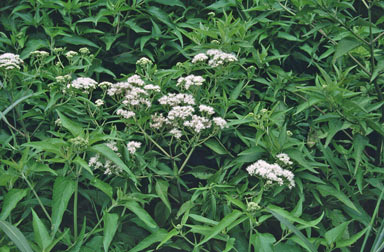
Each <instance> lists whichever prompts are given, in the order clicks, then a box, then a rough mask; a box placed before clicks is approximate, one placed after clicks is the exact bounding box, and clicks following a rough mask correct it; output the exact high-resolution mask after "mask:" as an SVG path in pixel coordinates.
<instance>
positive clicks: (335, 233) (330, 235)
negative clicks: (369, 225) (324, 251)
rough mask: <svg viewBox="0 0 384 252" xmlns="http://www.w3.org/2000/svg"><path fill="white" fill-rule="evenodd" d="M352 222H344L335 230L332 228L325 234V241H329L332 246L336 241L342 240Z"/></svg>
mask: <svg viewBox="0 0 384 252" xmlns="http://www.w3.org/2000/svg"><path fill="white" fill-rule="evenodd" d="M349 223H350V221H348V222H343V223H341V224H340V225H338V226H337V227H335V228H332V229H331V230H328V231H327V232H326V233H325V234H324V237H325V240H326V241H327V243H328V245H331V244H332V243H334V242H335V241H338V240H339V239H340V238H342V236H343V234H344V232H345V230H346V229H347V228H348V225H349Z"/></svg>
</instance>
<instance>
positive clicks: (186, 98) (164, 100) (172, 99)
mask: <svg viewBox="0 0 384 252" xmlns="http://www.w3.org/2000/svg"><path fill="white" fill-rule="evenodd" d="M159 103H160V104H161V105H169V106H177V105H180V104H188V105H195V98H193V96H192V95H190V94H183V93H179V94H174V93H169V94H167V95H164V96H162V97H161V98H160V99H159Z"/></svg>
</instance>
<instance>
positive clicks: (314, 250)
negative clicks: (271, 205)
mask: <svg viewBox="0 0 384 252" xmlns="http://www.w3.org/2000/svg"><path fill="white" fill-rule="evenodd" d="M267 211H268V212H270V213H271V214H272V215H273V216H274V217H275V218H276V219H278V220H279V221H280V222H281V223H282V224H284V225H285V226H287V227H288V228H289V229H290V230H291V231H292V232H293V233H295V234H296V235H297V236H298V237H299V238H300V240H301V241H303V242H304V244H305V245H306V246H307V247H308V249H309V250H310V251H312V252H316V251H317V250H316V248H315V247H314V246H313V244H312V243H311V242H310V241H309V240H308V238H307V237H305V236H304V235H303V233H301V232H300V230H298V229H297V228H296V227H295V226H294V225H293V224H292V223H290V222H289V221H288V220H287V219H286V218H284V217H283V216H281V215H280V214H278V213H276V212H274V211H272V210H270V209H267Z"/></svg>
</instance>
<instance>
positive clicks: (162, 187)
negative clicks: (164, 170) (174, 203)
mask: <svg viewBox="0 0 384 252" xmlns="http://www.w3.org/2000/svg"><path fill="white" fill-rule="evenodd" d="M168 187H169V183H168V182H167V181H165V180H161V179H158V180H157V181H156V186H155V190H156V193H157V195H158V196H159V197H160V199H161V201H163V203H164V204H165V206H166V207H167V208H168V210H169V212H171V211H172V210H171V203H169V199H168Z"/></svg>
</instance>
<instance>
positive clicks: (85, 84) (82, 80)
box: [67, 77, 97, 94]
mask: <svg viewBox="0 0 384 252" xmlns="http://www.w3.org/2000/svg"><path fill="white" fill-rule="evenodd" d="M96 87H97V82H96V81H95V80H94V79H91V78H88V77H79V78H77V79H75V80H73V81H72V82H71V83H69V84H68V85H67V88H75V89H79V90H82V91H83V93H86V94H87V93H89V90H92V89H95V88H96Z"/></svg>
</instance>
